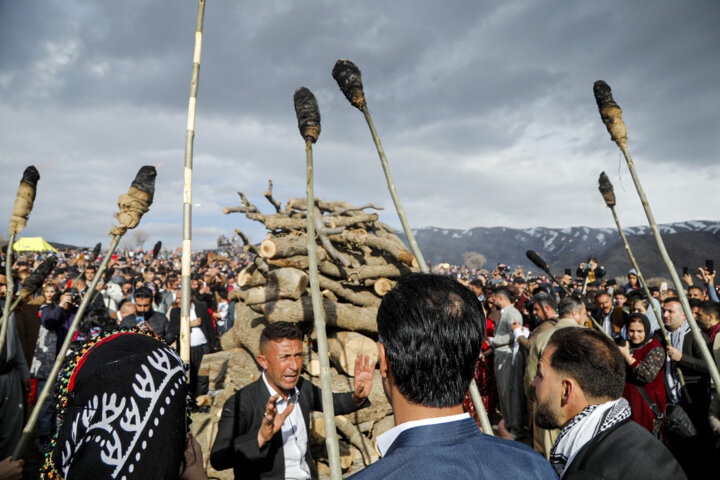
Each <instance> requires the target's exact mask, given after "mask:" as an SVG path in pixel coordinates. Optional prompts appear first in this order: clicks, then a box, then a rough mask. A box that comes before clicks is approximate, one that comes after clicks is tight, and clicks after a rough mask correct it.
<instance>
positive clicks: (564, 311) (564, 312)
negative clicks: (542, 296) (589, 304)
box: [558, 295, 583, 317]
mask: <svg viewBox="0 0 720 480" xmlns="http://www.w3.org/2000/svg"><path fill="white" fill-rule="evenodd" d="M582 306H583V303H582V300H580V299H579V298H578V297H576V296H575V295H568V296H567V297H565V298H563V299H562V300H561V301H560V305H558V315H560V317H568V316H570V314H571V313H572V312H574V311H575V310H581V309H582Z"/></svg>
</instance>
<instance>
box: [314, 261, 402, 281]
mask: <svg viewBox="0 0 720 480" xmlns="http://www.w3.org/2000/svg"><path fill="white" fill-rule="evenodd" d="M318 270H319V271H320V273H322V274H323V275H328V276H331V277H335V278H339V279H341V280H349V281H350V282H351V283H353V284H355V285H360V284H361V283H364V282H365V281H366V280H375V279H378V278H400V277H402V276H403V275H407V274H408V273H412V272H413V271H415V269H411V268H410V267H408V266H407V265H404V264H397V265H396V264H391V263H384V264H383V265H360V266H359V267H357V268H343V267H341V266H338V265H335V264H334V263H332V262H322V263H320V264H319V265H318Z"/></svg>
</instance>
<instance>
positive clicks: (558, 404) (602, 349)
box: [533, 328, 687, 480]
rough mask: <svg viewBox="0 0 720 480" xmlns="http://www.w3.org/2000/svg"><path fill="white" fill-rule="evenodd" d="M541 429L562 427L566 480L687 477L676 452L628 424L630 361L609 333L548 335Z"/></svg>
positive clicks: (558, 454) (559, 449)
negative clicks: (626, 396) (625, 390)
mask: <svg viewBox="0 0 720 480" xmlns="http://www.w3.org/2000/svg"><path fill="white" fill-rule="evenodd" d="M533 387H534V388H535V398H536V400H537V411H536V415H535V423H536V424H537V425H538V426H540V427H542V428H562V431H561V432H560V436H559V437H558V439H557V440H556V441H555V444H554V445H553V448H552V451H551V452H550V463H551V464H552V466H553V467H554V468H555V471H556V472H557V474H558V475H559V476H560V478H561V479H563V478H632V479H647V480H664V479H667V480H679V479H684V478H687V477H686V476H685V474H684V473H683V471H682V469H681V468H680V465H679V464H678V463H677V461H676V460H675V458H674V457H673V456H672V454H671V453H670V452H669V451H668V450H667V448H665V446H664V445H663V444H662V442H660V441H658V440H657V439H656V438H655V437H654V436H653V435H652V434H651V433H650V432H648V431H647V430H646V429H645V428H643V427H641V426H640V425H638V424H637V423H635V422H633V421H631V420H630V405H629V404H628V402H627V400H625V399H624V398H622V392H623V388H624V387H625V361H624V360H623V356H622V354H621V353H620V350H619V349H618V347H617V346H616V345H615V343H613V341H612V340H610V339H609V338H607V337H606V336H605V335H604V334H603V333H601V332H598V331H596V330H591V329H589V328H563V329H560V330H558V331H556V332H555V333H553V335H552V336H551V337H550V341H549V342H548V344H547V347H545V350H544V351H543V354H542V357H541V358H540V363H539V365H538V371H537V375H536V377H535V381H534V382H533Z"/></svg>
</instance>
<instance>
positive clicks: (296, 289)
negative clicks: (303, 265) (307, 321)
mask: <svg viewBox="0 0 720 480" xmlns="http://www.w3.org/2000/svg"><path fill="white" fill-rule="evenodd" d="M307 286H308V276H307V273H305V272H303V271H302V270H298V269H297V268H278V269H276V270H273V271H271V272H270V274H269V275H268V277H267V285H265V286H261V287H255V288H251V289H250V290H248V291H247V293H246V296H245V304H246V305H254V304H258V303H266V302H270V301H274V300H279V299H281V298H291V299H293V300H297V299H298V298H300V297H301V296H302V294H303V293H305V290H306V289H307Z"/></svg>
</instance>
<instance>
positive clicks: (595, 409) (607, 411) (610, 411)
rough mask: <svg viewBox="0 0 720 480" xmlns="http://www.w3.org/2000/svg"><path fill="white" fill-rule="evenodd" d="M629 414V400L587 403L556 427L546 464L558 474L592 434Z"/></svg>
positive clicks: (561, 472)
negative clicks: (556, 431)
mask: <svg viewBox="0 0 720 480" xmlns="http://www.w3.org/2000/svg"><path fill="white" fill-rule="evenodd" d="M626 418H630V404H629V403H628V401H627V400H625V399H624V398H619V399H617V400H613V401H610V402H606V403H601V404H600V405H588V406H587V407H585V409H583V411H582V412H580V413H578V414H577V415H575V416H574V417H573V418H572V420H570V423H568V424H567V425H566V426H565V428H563V429H562V431H560V436H559V437H558V439H557V440H556V441H555V445H553V447H552V450H551V451H550V464H551V465H552V466H553V468H554V469H555V472H556V473H557V474H558V476H559V477H561V478H562V476H563V474H564V473H565V469H566V468H567V467H568V466H569V465H570V463H572V461H573V460H574V459H575V455H577V453H578V452H579V451H580V449H582V447H584V446H585V444H586V443H588V442H589V441H590V440H592V439H593V438H594V437H595V436H597V435H598V434H599V433H601V432H604V431H605V430H607V429H609V428H610V427H612V426H613V425H615V424H617V423H619V422H621V421H623V420H625V419H626Z"/></svg>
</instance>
